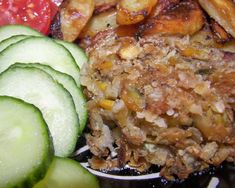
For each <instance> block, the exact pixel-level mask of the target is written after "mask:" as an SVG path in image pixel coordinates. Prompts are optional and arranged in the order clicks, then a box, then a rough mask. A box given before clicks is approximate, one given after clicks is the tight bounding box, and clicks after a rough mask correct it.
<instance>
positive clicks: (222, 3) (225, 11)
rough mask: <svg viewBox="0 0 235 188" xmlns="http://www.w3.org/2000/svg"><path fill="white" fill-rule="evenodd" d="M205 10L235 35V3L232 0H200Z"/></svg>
mask: <svg viewBox="0 0 235 188" xmlns="http://www.w3.org/2000/svg"><path fill="white" fill-rule="evenodd" d="M199 3H200V5H201V6H202V7H203V9H205V11H206V12H207V13H208V14H209V15H210V16H211V17H212V18H213V19H214V20H215V21H217V22H218V23H219V24H220V25H221V26H222V27H223V28H224V29H225V30H226V31H227V32H228V33H229V34H231V35H232V36H233V37H235V3H234V2H233V1H232V0H199Z"/></svg>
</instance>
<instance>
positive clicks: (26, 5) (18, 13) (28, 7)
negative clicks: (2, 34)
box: [0, 0, 51, 34]
mask: <svg viewBox="0 0 235 188" xmlns="http://www.w3.org/2000/svg"><path fill="white" fill-rule="evenodd" d="M50 22H51V9H50V1H49V0H0V25H7V24H22V25H27V26H30V27H32V28H34V29H36V30H38V31H40V32H42V33H44V34H47V33H48V31H49V27H50Z"/></svg>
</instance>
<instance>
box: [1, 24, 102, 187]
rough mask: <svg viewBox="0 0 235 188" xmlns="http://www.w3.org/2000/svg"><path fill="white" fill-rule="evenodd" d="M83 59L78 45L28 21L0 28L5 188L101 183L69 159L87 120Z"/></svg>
mask: <svg viewBox="0 0 235 188" xmlns="http://www.w3.org/2000/svg"><path fill="white" fill-rule="evenodd" d="M84 63H87V57H86V55H85V53H84V52H83V51H82V50H81V49H80V48H79V47H78V46H77V45H75V44H72V43H68V42H65V41H60V40H54V39H51V38H48V37H45V36H42V35H41V34H40V33H38V32H37V31H35V30H33V29H31V28H28V27H26V26H20V25H8V26H4V27H0V112H1V113H0V172H1V173H0V187H1V188H8V187H33V186H34V187H36V188H43V187H48V188H51V187H53V188H54V187H56V188H69V187H71V188H72V187H74V188H75V187H81V188H96V187H99V184H98V181H97V179H96V178H95V177H94V176H93V175H91V174H90V173H89V172H88V171H87V170H85V169H83V167H81V165H80V164H79V163H78V162H76V161H73V160H72V159H69V158H68V157H69V156H70V155H71V154H72V152H73V151H74V150H75V146H76V143H77V139H78V138H79V135H80V134H81V133H82V131H83V129H84V127H85V125H86V120H87V110H86V101H85V98H84V96H83V93H82V89H81V86H80V81H79V71H80V68H81V66H82V65H83V64H84ZM2 172H4V173H2ZM39 181H40V182H39Z"/></svg>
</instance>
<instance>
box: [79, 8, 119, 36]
mask: <svg viewBox="0 0 235 188" xmlns="http://www.w3.org/2000/svg"><path fill="white" fill-rule="evenodd" d="M116 13H117V12H116V10H112V9H111V10H109V11H106V12H103V13H100V14H98V15H96V16H93V17H92V18H91V20H90V21H89V22H88V24H87V25H86V26H85V28H84V29H83V30H82V32H81V34H80V35H79V38H85V37H93V36H95V35H96V34H97V33H98V32H100V31H104V30H106V29H110V28H112V29H114V28H116V27H117V26H118V25H117V23H116Z"/></svg>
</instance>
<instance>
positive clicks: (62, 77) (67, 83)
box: [11, 63, 87, 133]
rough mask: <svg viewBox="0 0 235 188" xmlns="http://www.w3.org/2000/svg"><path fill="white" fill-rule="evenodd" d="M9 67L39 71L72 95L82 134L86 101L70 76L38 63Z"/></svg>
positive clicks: (85, 117)
mask: <svg viewBox="0 0 235 188" xmlns="http://www.w3.org/2000/svg"><path fill="white" fill-rule="evenodd" d="M11 67H35V68H38V69H41V70H43V71H45V72H46V73H48V74H49V75H51V76H52V77H53V78H54V79H55V80H56V81H57V82H59V83H60V84H62V85H63V86H64V88H65V89H67V90H68V91H69V93H70V94H71V95H72V98H73V101H74V104H75V107H76V112H77V114H78V116H79V124H80V133H82V131H83V129H84V127H85V125H86V122H87V108H86V100H85V97H84V95H83V93H82V90H81V89H80V88H78V87H77V85H76V82H75V81H74V79H73V78H72V77H71V76H69V75H67V74H63V73H61V72H58V71H56V70H54V69H52V68H51V67H49V66H47V65H42V64H39V63H28V64H24V63H16V64H14V65H12V66H11Z"/></svg>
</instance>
